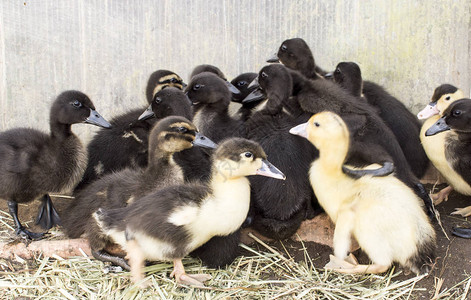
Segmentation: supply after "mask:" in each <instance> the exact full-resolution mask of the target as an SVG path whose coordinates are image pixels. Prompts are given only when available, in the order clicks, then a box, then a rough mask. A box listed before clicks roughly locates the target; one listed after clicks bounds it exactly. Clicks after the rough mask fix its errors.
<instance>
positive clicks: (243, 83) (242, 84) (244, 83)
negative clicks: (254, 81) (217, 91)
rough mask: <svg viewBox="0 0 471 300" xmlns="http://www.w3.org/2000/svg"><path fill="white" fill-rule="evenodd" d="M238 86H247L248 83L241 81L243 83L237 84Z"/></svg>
mask: <svg viewBox="0 0 471 300" xmlns="http://www.w3.org/2000/svg"><path fill="white" fill-rule="evenodd" d="M237 85H238V86H244V85H247V81H244V80H241V81H239V82H237Z"/></svg>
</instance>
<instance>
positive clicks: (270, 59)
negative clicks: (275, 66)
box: [267, 53, 280, 63]
mask: <svg viewBox="0 0 471 300" xmlns="http://www.w3.org/2000/svg"><path fill="white" fill-rule="evenodd" d="M267 62H269V63H279V62H280V59H279V58H278V53H275V54H273V56H272V57H270V58H269V59H267Z"/></svg>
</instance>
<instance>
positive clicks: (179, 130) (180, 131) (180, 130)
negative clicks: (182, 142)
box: [177, 127, 188, 133]
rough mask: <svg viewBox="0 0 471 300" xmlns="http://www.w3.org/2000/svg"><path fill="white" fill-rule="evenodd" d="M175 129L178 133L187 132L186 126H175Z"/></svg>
mask: <svg viewBox="0 0 471 300" xmlns="http://www.w3.org/2000/svg"><path fill="white" fill-rule="evenodd" d="M177 131H178V132H179V133H186V132H188V128H186V127H178V128H177Z"/></svg>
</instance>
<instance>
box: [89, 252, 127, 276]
mask: <svg viewBox="0 0 471 300" xmlns="http://www.w3.org/2000/svg"><path fill="white" fill-rule="evenodd" d="M92 255H93V257H95V258H96V259H98V260H101V261H104V262H111V263H112V264H114V265H116V266H120V267H121V268H123V269H125V270H126V271H130V270H131V267H130V266H129V264H128V262H127V261H126V260H125V259H124V258H122V257H119V256H114V255H111V254H109V253H108V252H106V251H105V250H92Z"/></svg>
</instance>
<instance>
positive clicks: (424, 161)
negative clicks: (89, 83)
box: [326, 62, 429, 178]
mask: <svg viewBox="0 0 471 300" xmlns="http://www.w3.org/2000/svg"><path fill="white" fill-rule="evenodd" d="M327 75H328V74H326V76H327ZM332 77H333V80H334V82H336V83H337V84H339V85H340V86H341V87H343V88H344V89H345V90H347V91H349V92H350V93H351V94H352V95H353V96H355V97H361V98H362V99H365V100H366V101H368V103H369V104H370V105H371V106H373V107H374V108H376V109H377V111H378V115H379V117H380V118H381V119H382V120H383V121H384V123H385V124H386V125H387V126H388V127H389V129H391V131H392V132H393V133H394V135H395V136H396V139H397V141H398V142H399V145H400V146H401V149H402V152H403V153H404V156H405V157H406V159H407V162H408V163H409V165H410V166H411V169H412V171H413V172H414V174H415V176H417V177H418V178H422V176H424V174H425V172H426V171H427V168H428V165H429V159H428V157H427V155H426V154H425V151H424V149H423V147H422V145H421V143H420V137H419V135H420V127H421V124H420V122H419V120H417V118H416V117H415V116H414V115H413V114H412V113H411V112H410V111H409V110H408V109H407V107H406V106H405V105H404V104H403V103H402V102H400V101H399V100H398V99H396V98H395V97H393V96H392V95H391V94H389V93H388V92H387V91H386V90H385V89H384V88H383V87H381V86H379V85H377V84H375V83H372V82H369V81H365V82H364V83H363V79H362V77H361V70H360V67H359V66H358V65H357V64H356V63H354V62H341V63H339V64H337V67H336V68H335V71H334V72H332ZM363 85H364V87H363ZM362 90H364V93H362Z"/></svg>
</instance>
